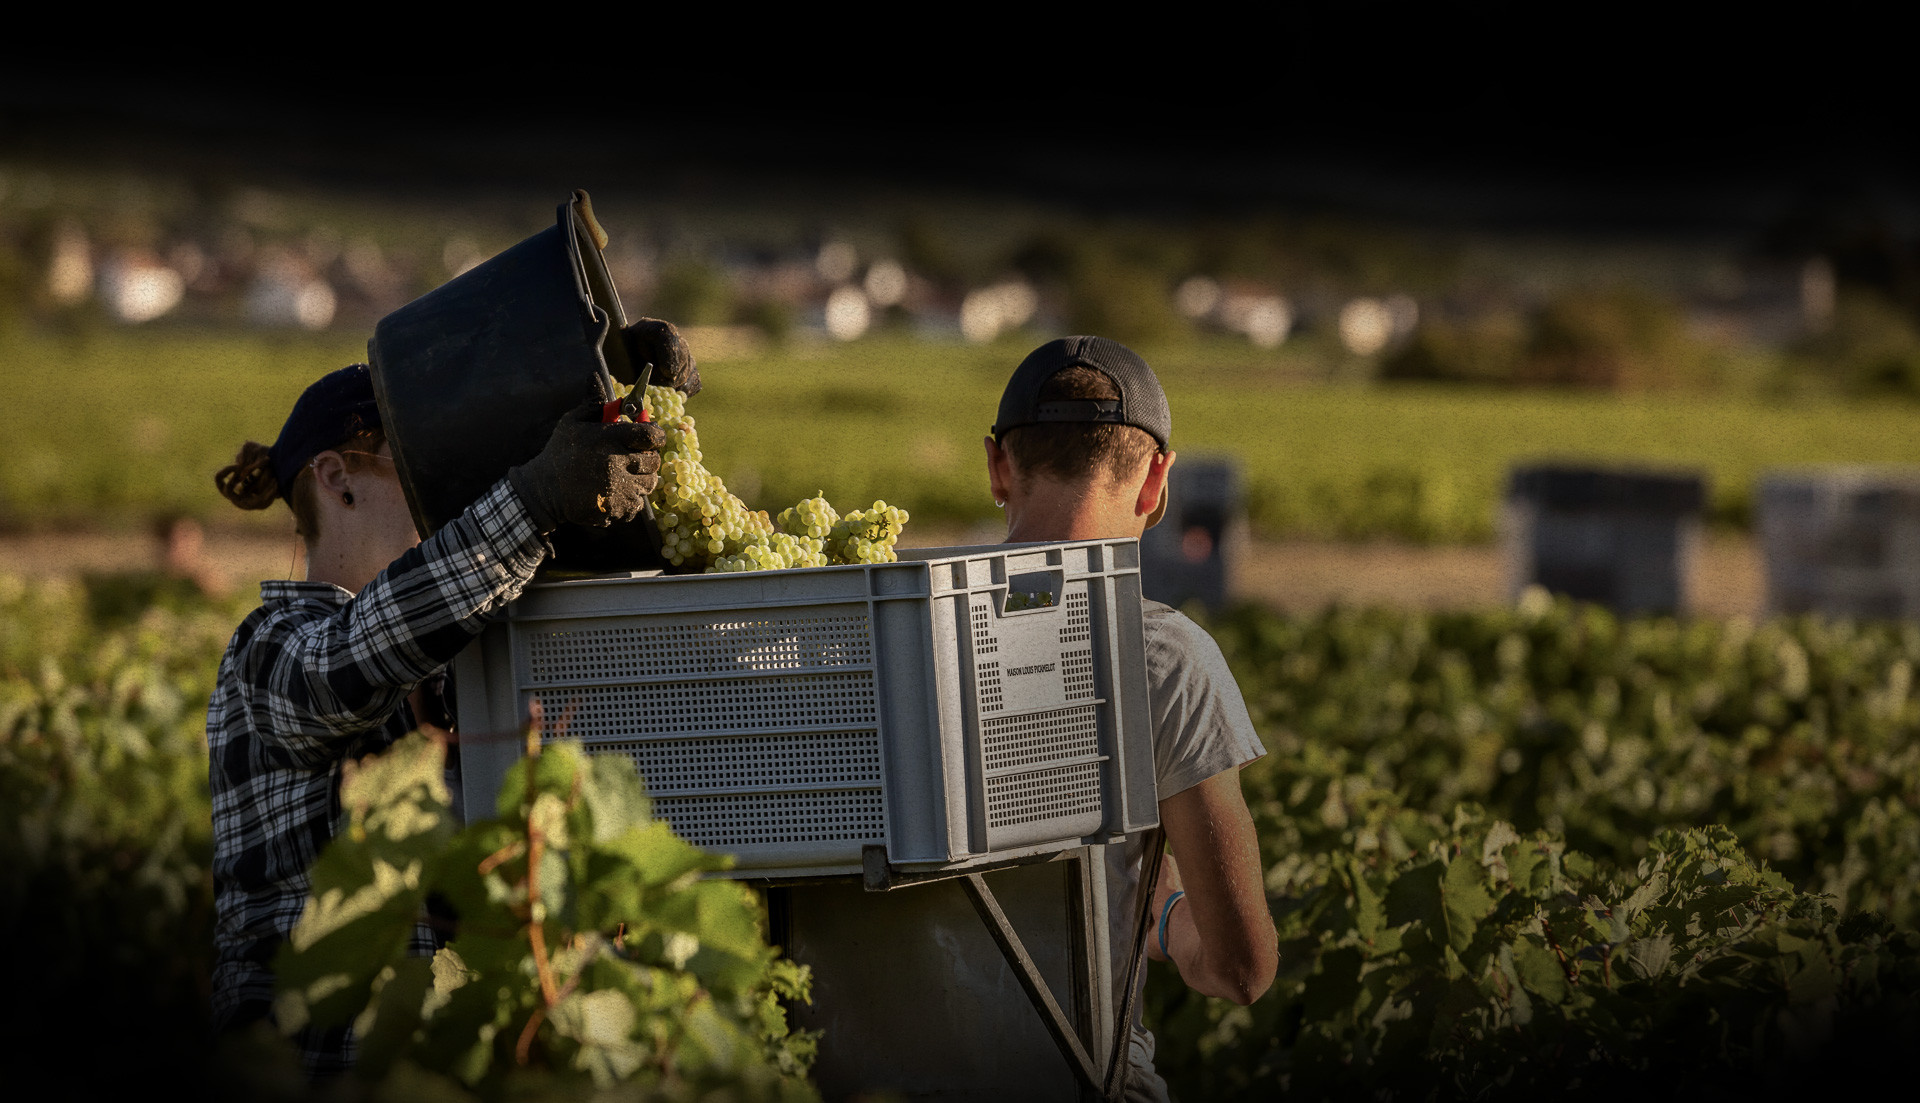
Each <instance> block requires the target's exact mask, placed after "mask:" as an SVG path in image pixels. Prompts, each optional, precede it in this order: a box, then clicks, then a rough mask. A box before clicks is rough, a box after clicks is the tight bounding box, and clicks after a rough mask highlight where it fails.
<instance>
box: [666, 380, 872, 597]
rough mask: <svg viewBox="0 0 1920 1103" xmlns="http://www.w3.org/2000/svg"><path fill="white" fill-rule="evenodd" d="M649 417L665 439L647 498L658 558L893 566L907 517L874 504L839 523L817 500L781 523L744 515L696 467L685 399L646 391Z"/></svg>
mask: <svg viewBox="0 0 1920 1103" xmlns="http://www.w3.org/2000/svg"><path fill="white" fill-rule="evenodd" d="M643 401H644V403H645V406H646V409H647V412H648V413H649V414H650V415H651V416H652V419H653V422H654V423H655V424H656V425H658V426H660V429H661V431H662V432H663V433H664V434H665V435H666V443H664V444H662V445H661V447H660V485H659V486H658V487H656V488H655V490H654V492H653V496H652V501H653V511H654V521H655V524H656V525H657V526H658V527H659V529H660V552H661V554H662V555H664V556H665V557H666V560H667V562H669V563H671V564H673V565H674V566H676V567H691V568H693V569H700V570H706V571H709V572H713V571H768V570H784V569H786V568H789V567H825V566H830V565H833V564H844V563H891V562H894V561H896V560H897V559H898V556H896V555H895V554H894V551H893V545H894V542H895V541H896V540H897V539H898V538H899V536H900V530H901V527H902V526H904V525H905V524H906V523H907V511H906V510H904V509H899V508H896V507H894V506H889V505H888V504H887V503H885V502H881V501H876V502H874V503H873V506H872V507H871V508H869V509H866V510H854V511H853V512H851V513H848V514H846V515H845V516H844V517H843V516H841V515H840V514H839V513H837V512H835V511H834V508H833V506H831V505H829V504H828V503H827V500H826V498H825V497H824V496H820V495H816V496H814V497H812V498H808V499H807V500H805V501H803V502H800V503H799V504H798V505H795V506H793V507H791V508H788V509H784V510H781V511H780V516H779V520H778V523H777V524H776V523H775V521H774V520H773V519H772V518H770V517H768V516H767V513H766V511H764V510H751V509H748V508H747V505H746V503H745V502H742V501H741V500H740V499H739V498H738V497H737V496H736V495H734V494H733V493H732V492H731V491H729V490H728V489H727V488H726V486H725V485H723V484H722V483H721V482H720V478H719V476H717V475H715V474H714V473H713V472H711V471H708V470H707V469H706V466H705V465H704V464H702V463H701V462H700V438H699V436H698V435H697V434H696V433H695V432H694V428H693V419H692V418H691V417H688V416H687V408H686V396H685V395H683V394H681V393H680V392H679V391H676V390H674V389H672V388H671V387H648V388H647V393H646V396H645V398H644V400H643Z"/></svg>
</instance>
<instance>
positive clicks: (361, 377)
mask: <svg viewBox="0 0 1920 1103" xmlns="http://www.w3.org/2000/svg"><path fill="white" fill-rule="evenodd" d="M378 428H380V404H379V403H378V402H376V401H375V400H374V397H373V375H372V373H370V372H368V371H367V366H366V365H365V364H349V365H348V366H346V367H344V368H341V369H340V370H339V371H334V372H328V373H327V374H326V375H323V376H321V377H320V378H319V379H318V380H316V381H315V382H314V383H313V385H312V386H310V387H308V388H307V389H306V390H305V391H304V392H302V393H301V395H300V399H299V401H297V402H295V403H294V404H293V412H292V413H290V414H288V415H287V423H286V424H285V425H283V426H281V427H280V436H279V437H278V438H277V439H275V440H274V442H273V451H272V460H273V478H274V481H275V482H278V483H279V484H280V496H281V497H282V498H285V499H287V500H288V501H289V502H291V501H292V500H293V480H294V479H296V478H298V477H299V475H300V469H301V468H303V467H305V466H307V465H308V464H309V463H312V462H313V457H315V456H317V455H319V454H320V453H322V452H325V451H326V450H327V449H329V448H338V447H339V446H340V445H342V444H345V443H346V442H347V440H348V439H349V438H351V437H353V436H354V435H355V434H357V433H361V432H364V431H366V430H368V429H378Z"/></svg>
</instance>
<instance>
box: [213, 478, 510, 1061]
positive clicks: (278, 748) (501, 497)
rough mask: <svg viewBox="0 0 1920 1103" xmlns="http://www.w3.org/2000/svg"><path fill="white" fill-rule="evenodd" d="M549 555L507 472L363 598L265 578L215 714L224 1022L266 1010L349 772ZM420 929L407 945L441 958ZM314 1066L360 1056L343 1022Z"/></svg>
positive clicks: (226, 671) (400, 722)
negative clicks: (277, 963) (280, 956)
mask: <svg viewBox="0 0 1920 1103" xmlns="http://www.w3.org/2000/svg"><path fill="white" fill-rule="evenodd" d="M546 552H547V544H546V541H545V540H544V539H543V538H542V537H541V536H540V535H539V534H538V533H537V532H536V531H535V530H534V524H533V521H532V520H531V519H530V518H529V517H528V515H527V510H526V506H525V505H524V504H522V502H521V501H520V499H519V498H518V497H517V496H516V495H515V494H514V492H513V490H512V488H511V487H510V486H509V484H508V483H507V482H506V480H504V479H503V480H502V481H501V482H499V483H498V484H496V485H495V486H494V487H493V489H492V490H490V491H488V492H487V493H486V494H485V495H484V496H482V497H481V498H480V500H479V501H477V502H475V503H474V504H473V505H472V506H470V507H468V509H467V511H466V512H465V513H463V514H462V515H461V516H459V517H458V518H456V519H454V520H453V521H452V522H450V523H448V524H447V525H446V526H445V527H444V528H442V529H441V530H440V531H438V532H436V533H434V534H433V536H432V537H430V538H428V539H427V540H425V541H423V542H422V543H421V544H420V545H419V546H417V547H415V548H413V549H412V550H410V551H408V552H407V553H406V554H404V555H402V556H401V557H400V558H398V559H396V560H394V561H393V562H392V563H391V564H389V565H388V566H387V568H386V569H385V570H384V571H382V572H380V575H379V577H377V578H375V579H374V580H373V581H372V582H370V583H368V584H367V587H366V589H364V590H362V591H360V592H359V593H358V594H349V593H347V592H346V591H345V590H343V589H341V588H340V587H338V586H335V585H332V584H330V583H325V582H291V581H285V582H280V581H269V582H264V583H262V584H261V586H260V607H259V608H258V609H256V610H254V611H253V612H252V613H250V614H249V615H248V616H247V618H246V619H245V620H244V621H242V622H241V624H240V627H239V628H237V629H236V630H235V631H234V633H233V639H232V641H231V642H230V643H228V645H227V653H226V656H225V657H224V658H223V659H222V660H221V662H220V677H219V683H218V685H217V686H216V688H215V691H214V695H213V700H212V702H211V703H210V704H209V705H208V708H207V744H208V751H209V759H210V771H209V772H210V775H211V781H212V789H213V837H214V857H213V876H214V894H215V909H216V915H217V919H216V927H215V934H214V941H215V959H214V972H213V1009H212V1010H213V1021H214V1023H215V1024H216V1025H217V1026H220V1027H232V1026H239V1025H242V1024H245V1023H247V1022H251V1021H255V1020H258V1019H261V1018H264V1017H265V1016H266V1015H267V1012H268V1008H269V1007H270V1005H271V1002H272V999H273V973H272V964H273V957H274V954H275V952H276V951H277V950H278V949H279V947H280V944H281V942H283V941H285V940H286V938H287V937H288V936H289V934H290V933H291V932H292V930H293V927H294V924H295V923H297V922H298V921H299V919H300V913H301V911H302V909H303V908H304V907H305V904H306V899H307V893H308V888H309V883H310V882H309V879H308V870H309V867H311V866H312V865H313V862H314V859H315V858H317V857H318V856H319V854H320V851H321V849H322V848H323V847H325V846H326V844H327V841H328V840H329V839H331V838H332V837H333V833H334V829H335V825H336V823H337V821H338V820H339V817H340V767H341V764H342V763H343V762H345V761H346V760H347V759H349V758H358V757H362V756H365V755H368V754H372V753H374V752H376V751H380V750H382V749H384V748H386V747H387V746H389V745H390V744H392V743H393V742H394V741H395V740H396V739H398V738H400V737H401V736H402V735H405V734H406V733H407V732H408V731H410V730H412V728H413V727H414V719H413V716H412V712H411V710H410V709H409V708H408V707H407V695H408V693H409V692H410V691H411V690H412V689H413V688H414V687H415V686H416V685H418V684H419V683H420V682H422V681H424V680H425V679H427V678H429V677H431V676H432V675H433V674H434V673H436V672H437V671H439V670H441V669H442V668H443V667H444V666H445V665H446V664H447V663H448V662H449V661H451V660H452V659H453V657H454V656H455V655H456V654H458V653H459V651H460V649H461V648H462V647H465V646H466V644H467V643H468V641H470V640H472V639H473V638H474V636H475V635H477V634H478V633H479V632H480V630H481V628H482V627H483V626H484V625H485V624H486V622H487V621H488V620H489V619H491V618H492V617H493V616H494V615H497V614H498V613H499V612H500V611H501V609H503V608H504V607H505V605H506V603H507V602H509V601H511V600H512V599H513V598H514V596H515V595H517V594H518V593H519V592H520V590H521V589H522V588H523V587H524V586H525V585H526V584H527V582H528V581H529V580H530V579H532V577H533V572H534V570H535V568H537V567H538V566H539V565H540V562H541V560H542V559H543V558H544V557H545V555H546ZM434 945H435V942H434V937H433V934H432V932H431V930H430V929H429V928H428V927H427V925H426V924H425V923H424V922H423V923H420V924H417V925H416V926H415V928H414V934H413V940H412V944H411V946H410V952H412V953H415V954H420V955H430V954H432V953H433V950H434ZM299 1041H300V1044H301V1048H302V1051H303V1056H304V1059H305V1061H306V1064H307V1069H308V1072H309V1074H310V1075H318V1074H321V1073H325V1072H331V1071H336V1070H338V1069H341V1068H344V1067H346V1066H347V1065H350V1064H351V1062H352V1059H353V1053H354V1046H353V1040H352V1038H351V1037H350V1035H349V1033H348V1032H347V1031H344V1030H339V1031H331V1032H326V1033H324V1034H321V1033H320V1032H313V1033H311V1034H309V1035H308V1036H304V1037H302V1038H301V1039H299Z"/></svg>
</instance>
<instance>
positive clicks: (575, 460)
mask: <svg viewBox="0 0 1920 1103" xmlns="http://www.w3.org/2000/svg"><path fill="white" fill-rule="evenodd" d="M666 439H667V438H666V434H664V433H662V432H661V431H660V427H659V426H658V425H652V424H649V423H647V422H614V423H612V424H607V425H603V424H601V423H600V404H599V403H598V402H589V403H587V404H586V405H584V406H580V407H578V408H576V409H573V410H569V411H568V412H567V414H566V416H564V417H562V418H561V419H560V423H559V424H558V425H555V426H554V427H553V436H551V437H549V438H548V439H547V446H546V448H544V449H542V450H541V452H540V454H539V455H537V456H535V457H533V458H532V459H530V460H528V461H527V462H526V463H523V464H521V465H520V466H518V467H516V468H514V469H513V470H511V471H509V472H507V478H508V479H510V480H512V482H513V489H514V492H515V493H516V494H518V495H520V500H521V501H523V502H525V503H526V504H527V512H528V513H529V514H531V515H532V517H533V523H534V526H535V527H536V528H538V529H539V530H540V531H541V532H552V531H553V530H554V529H556V528H558V527H560V525H561V524H562V523H571V524H575V525H587V526H591V527H603V526H606V525H610V524H612V523H613V522H615V521H631V520H633V519H634V518H635V517H638V516H639V515H640V511H641V510H642V509H645V508H646V504H647V495H648V494H651V493H652V492H653V488H654V487H656V486H658V485H659V484H660V477H659V476H658V475H656V474H655V472H657V471H659V470H660V446H661V445H662V444H664V443H666Z"/></svg>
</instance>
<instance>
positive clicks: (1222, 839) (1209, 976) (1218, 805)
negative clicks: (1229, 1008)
mask: <svg viewBox="0 0 1920 1103" xmlns="http://www.w3.org/2000/svg"><path fill="white" fill-rule="evenodd" d="M1160 816H1161V821H1162V822H1163V823H1164V824H1166V826H1167V841H1168V843H1169V845H1170V846H1171V847H1172V850H1173V853H1172V854H1169V855H1167V856H1166V858H1165V859H1164V860H1163V863H1164V864H1163V865H1162V867H1161V875H1160V882H1159V884H1158V885H1157V886H1156V887H1155V888H1156V891H1155V894H1154V899H1153V903H1154V906H1155V908H1156V911H1155V913H1154V915H1155V920H1156V923H1157V922H1158V920H1159V919H1160V917H1161V916H1163V915H1164V916H1165V918H1166V948H1165V956H1166V957H1168V958H1171V959H1172V961H1173V963H1174V965H1175V966H1177V967H1178V968H1179V970H1180V976H1181V978H1182V979H1184V980H1185V981H1186V982H1187V984H1188V985H1189V986H1190V987H1192V988H1194V989H1195V990H1197V991H1199V992H1203V993H1205V994H1206V995H1209V996H1215V997H1218V998H1220V999H1227V1000H1232V1001H1234V1002H1235V1003H1242V1004H1245V1003H1251V1002H1253V1001H1254V1000H1256V999H1258V998H1259V997H1260V995H1261V994H1262V993H1264V992H1265V991H1266V990H1267V989H1268V987H1270V986H1271V985H1272V984H1273V977H1274V973H1275V972H1276V971H1277V970H1278V968H1279V961H1280V955H1279V939H1278V936H1277V935H1276V934H1275V932H1274V927H1273V916H1272V913H1271V912H1269V911H1268V909H1267V899H1266V891H1265V886H1264V884H1263V883H1262V881H1261V873H1262V871H1261V866H1260V852H1259V841H1258V839H1257V838H1256V836H1255V834H1254V830H1253V818H1252V816H1250V815H1249V814H1248V812H1247V809H1246V803H1245V801H1244V800H1242V799H1241V797H1240V789H1239V777H1238V773H1237V772H1229V773H1226V774H1221V775H1218V776H1216V777H1214V778H1210V779H1208V780H1207V781H1206V782H1203V783H1202V784H1200V785H1198V786H1195V787H1194V788H1192V789H1189V790H1186V791H1184V792H1181V793H1178V794H1175V795H1174V796H1172V797H1169V798H1167V799H1165V800H1162V801H1161V802H1160ZM1176 891H1182V892H1184V895H1182V896H1181V897H1180V898H1179V899H1178V901H1177V902H1175V903H1174V904H1173V908H1172V911H1171V912H1170V913H1169V912H1167V910H1166V907H1167V901H1168V900H1169V899H1171V898H1172V896H1173V894H1174V893H1175V892H1176ZM1154 942H1155V945H1154V946H1153V949H1154V950H1155V951H1156V953H1155V956H1156V957H1159V956H1161V955H1160V954H1159V953H1158V952H1157V951H1159V949H1160V946H1159V931H1158V929H1156V931H1155V935H1154Z"/></svg>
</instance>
